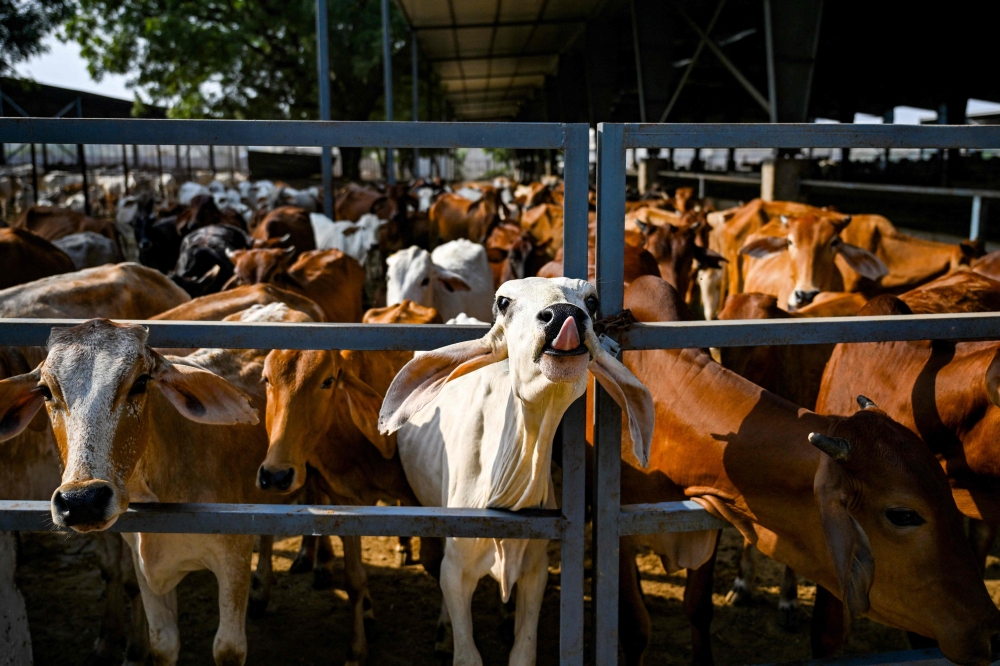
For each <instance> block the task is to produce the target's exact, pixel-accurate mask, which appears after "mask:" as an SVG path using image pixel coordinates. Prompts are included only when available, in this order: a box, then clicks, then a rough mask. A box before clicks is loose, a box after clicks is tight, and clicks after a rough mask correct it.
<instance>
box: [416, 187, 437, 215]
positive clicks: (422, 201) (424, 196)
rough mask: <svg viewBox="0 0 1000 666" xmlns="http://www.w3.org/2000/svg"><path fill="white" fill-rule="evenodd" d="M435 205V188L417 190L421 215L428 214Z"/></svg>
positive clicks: (418, 207)
mask: <svg viewBox="0 0 1000 666" xmlns="http://www.w3.org/2000/svg"><path fill="white" fill-rule="evenodd" d="M433 203H434V188H433V187H421V188H420V189H418V190H417V210H418V211H420V212H421V213H426V212H427V211H429V210H430V209H431V204H433Z"/></svg>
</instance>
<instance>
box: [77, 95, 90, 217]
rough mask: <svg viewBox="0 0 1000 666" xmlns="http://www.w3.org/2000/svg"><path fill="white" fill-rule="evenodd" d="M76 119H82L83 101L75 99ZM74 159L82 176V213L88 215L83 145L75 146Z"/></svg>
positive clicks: (88, 205)
mask: <svg viewBox="0 0 1000 666" xmlns="http://www.w3.org/2000/svg"><path fill="white" fill-rule="evenodd" d="M76 117H77V118H83V101H82V100H81V98H79V97H77V98H76ZM76 158H77V160H78V161H79V162H80V175H82V176H83V212H84V213H86V214H87V215H90V187H88V185H87V154H86V152H85V151H84V149H83V144H82V143H78V144H76Z"/></svg>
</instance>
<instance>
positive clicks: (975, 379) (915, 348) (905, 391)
mask: <svg viewBox="0 0 1000 666" xmlns="http://www.w3.org/2000/svg"><path fill="white" fill-rule="evenodd" d="M998 299H1000V283H998V282H996V281H994V280H991V279H989V278H986V277H984V276H981V275H979V274H977V273H974V272H971V271H959V272H956V273H953V274H952V275H948V276H946V277H943V278H939V279H938V280H935V281H934V282H931V283H929V284H927V285H924V286H923V287H920V288H918V289H916V290H914V291H911V292H908V293H906V294H903V295H902V296H901V297H899V298H895V297H893V296H888V295H885V296H879V297H877V298H876V299H874V300H873V301H872V302H871V303H869V305H868V306H867V307H866V308H865V309H864V310H862V311H861V313H860V314H898V315H902V314H909V313H910V312H915V313H935V312H985V311H997V310H998V309H1000V308H998V307H997V306H998ZM998 359H1000V343H997V342H952V341H927V340H918V341H909V342H906V341H903V342H879V343H857V344H839V345H837V346H836V348H835V350H834V352H833V355H832V357H831V358H830V362H829V363H828V364H827V368H826V372H825V373H824V375H823V384H822V388H821V389H820V393H819V397H818V399H817V402H816V408H817V410H819V411H821V412H823V413H830V414H841V413H844V411H845V410H846V409H847V404H846V398H845V395H846V393H847V391H848V390H850V391H854V390H858V391H864V392H865V395H867V396H869V397H870V398H872V400H874V401H875V402H876V403H877V404H879V405H881V406H883V407H884V409H885V410H886V411H887V412H888V413H889V414H891V415H892V416H893V417H894V418H896V419H898V420H899V421H900V422H901V423H902V424H903V425H905V426H906V427H908V428H910V429H911V430H913V431H914V432H915V433H916V434H918V435H920V437H921V438H922V439H923V440H924V441H925V442H926V443H927V445H928V446H929V447H930V449H931V450H932V451H933V452H934V453H935V454H936V455H937V456H938V457H939V458H940V459H941V461H942V465H943V467H944V469H945V471H946V472H947V474H948V478H949V480H950V482H951V485H952V492H953V493H954V495H955V500H956V501H957V503H958V506H959V509H961V511H962V512H963V513H964V514H965V515H967V516H969V517H970V518H974V519H976V520H981V521H984V522H985V523H987V524H988V525H989V528H988V529H981V528H979V526H977V529H974V530H971V532H972V537H973V539H974V545H975V546H976V549H977V551H978V552H977V556H978V558H979V563H980V566H982V565H983V563H984V562H985V557H986V553H987V552H988V551H989V547H990V545H991V544H992V541H993V539H994V538H995V535H996V530H997V526H998V525H1000V495H998V493H997V490H996V489H997V487H998V485H997V482H998V480H1000V465H998V464H997V461H998V460H1000V449H998V448H997V439H996V437H995V432H996V429H997V427H1000V393H998V391H997V386H998V380H1000V371H998V369H1000V360H998ZM848 386H850V388H848Z"/></svg>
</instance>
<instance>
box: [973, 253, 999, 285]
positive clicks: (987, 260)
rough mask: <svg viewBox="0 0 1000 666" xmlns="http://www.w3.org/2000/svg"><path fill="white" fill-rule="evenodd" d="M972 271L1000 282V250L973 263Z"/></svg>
mask: <svg viewBox="0 0 1000 666" xmlns="http://www.w3.org/2000/svg"><path fill="white" fill-rule="evenodd" d="M972 270H974V271H976V272H977V273H979V274H980V275H985V276H986V277H988V278H992V279H993V280H998V281H1000V250H996V251H993V252H990V253H989V254H987V255H983V256H982V257H979V258H978V259H976V260H975V261H973V262H972Z"/></svg>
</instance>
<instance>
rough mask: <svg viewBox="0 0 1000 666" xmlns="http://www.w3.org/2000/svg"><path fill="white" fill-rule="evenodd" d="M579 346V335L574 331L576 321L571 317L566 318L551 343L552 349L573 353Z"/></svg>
mask: <svg viewBox="0 0 1000 666" xmlns="http://www.w3.org/2000/svg"><path fill="white" fill-rule="evenodd" d="M579 346H580V335H579V333H577V331H576V321H575V320H574V319H573V318H572V317H566V321H564V322H563V325H562V328H561V329H559V335H557V336H556V339H555V340H553V341H552V348H553V349H558V350H559V351H573V350H574V349H576V348H577V347H579Z"/></svg>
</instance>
